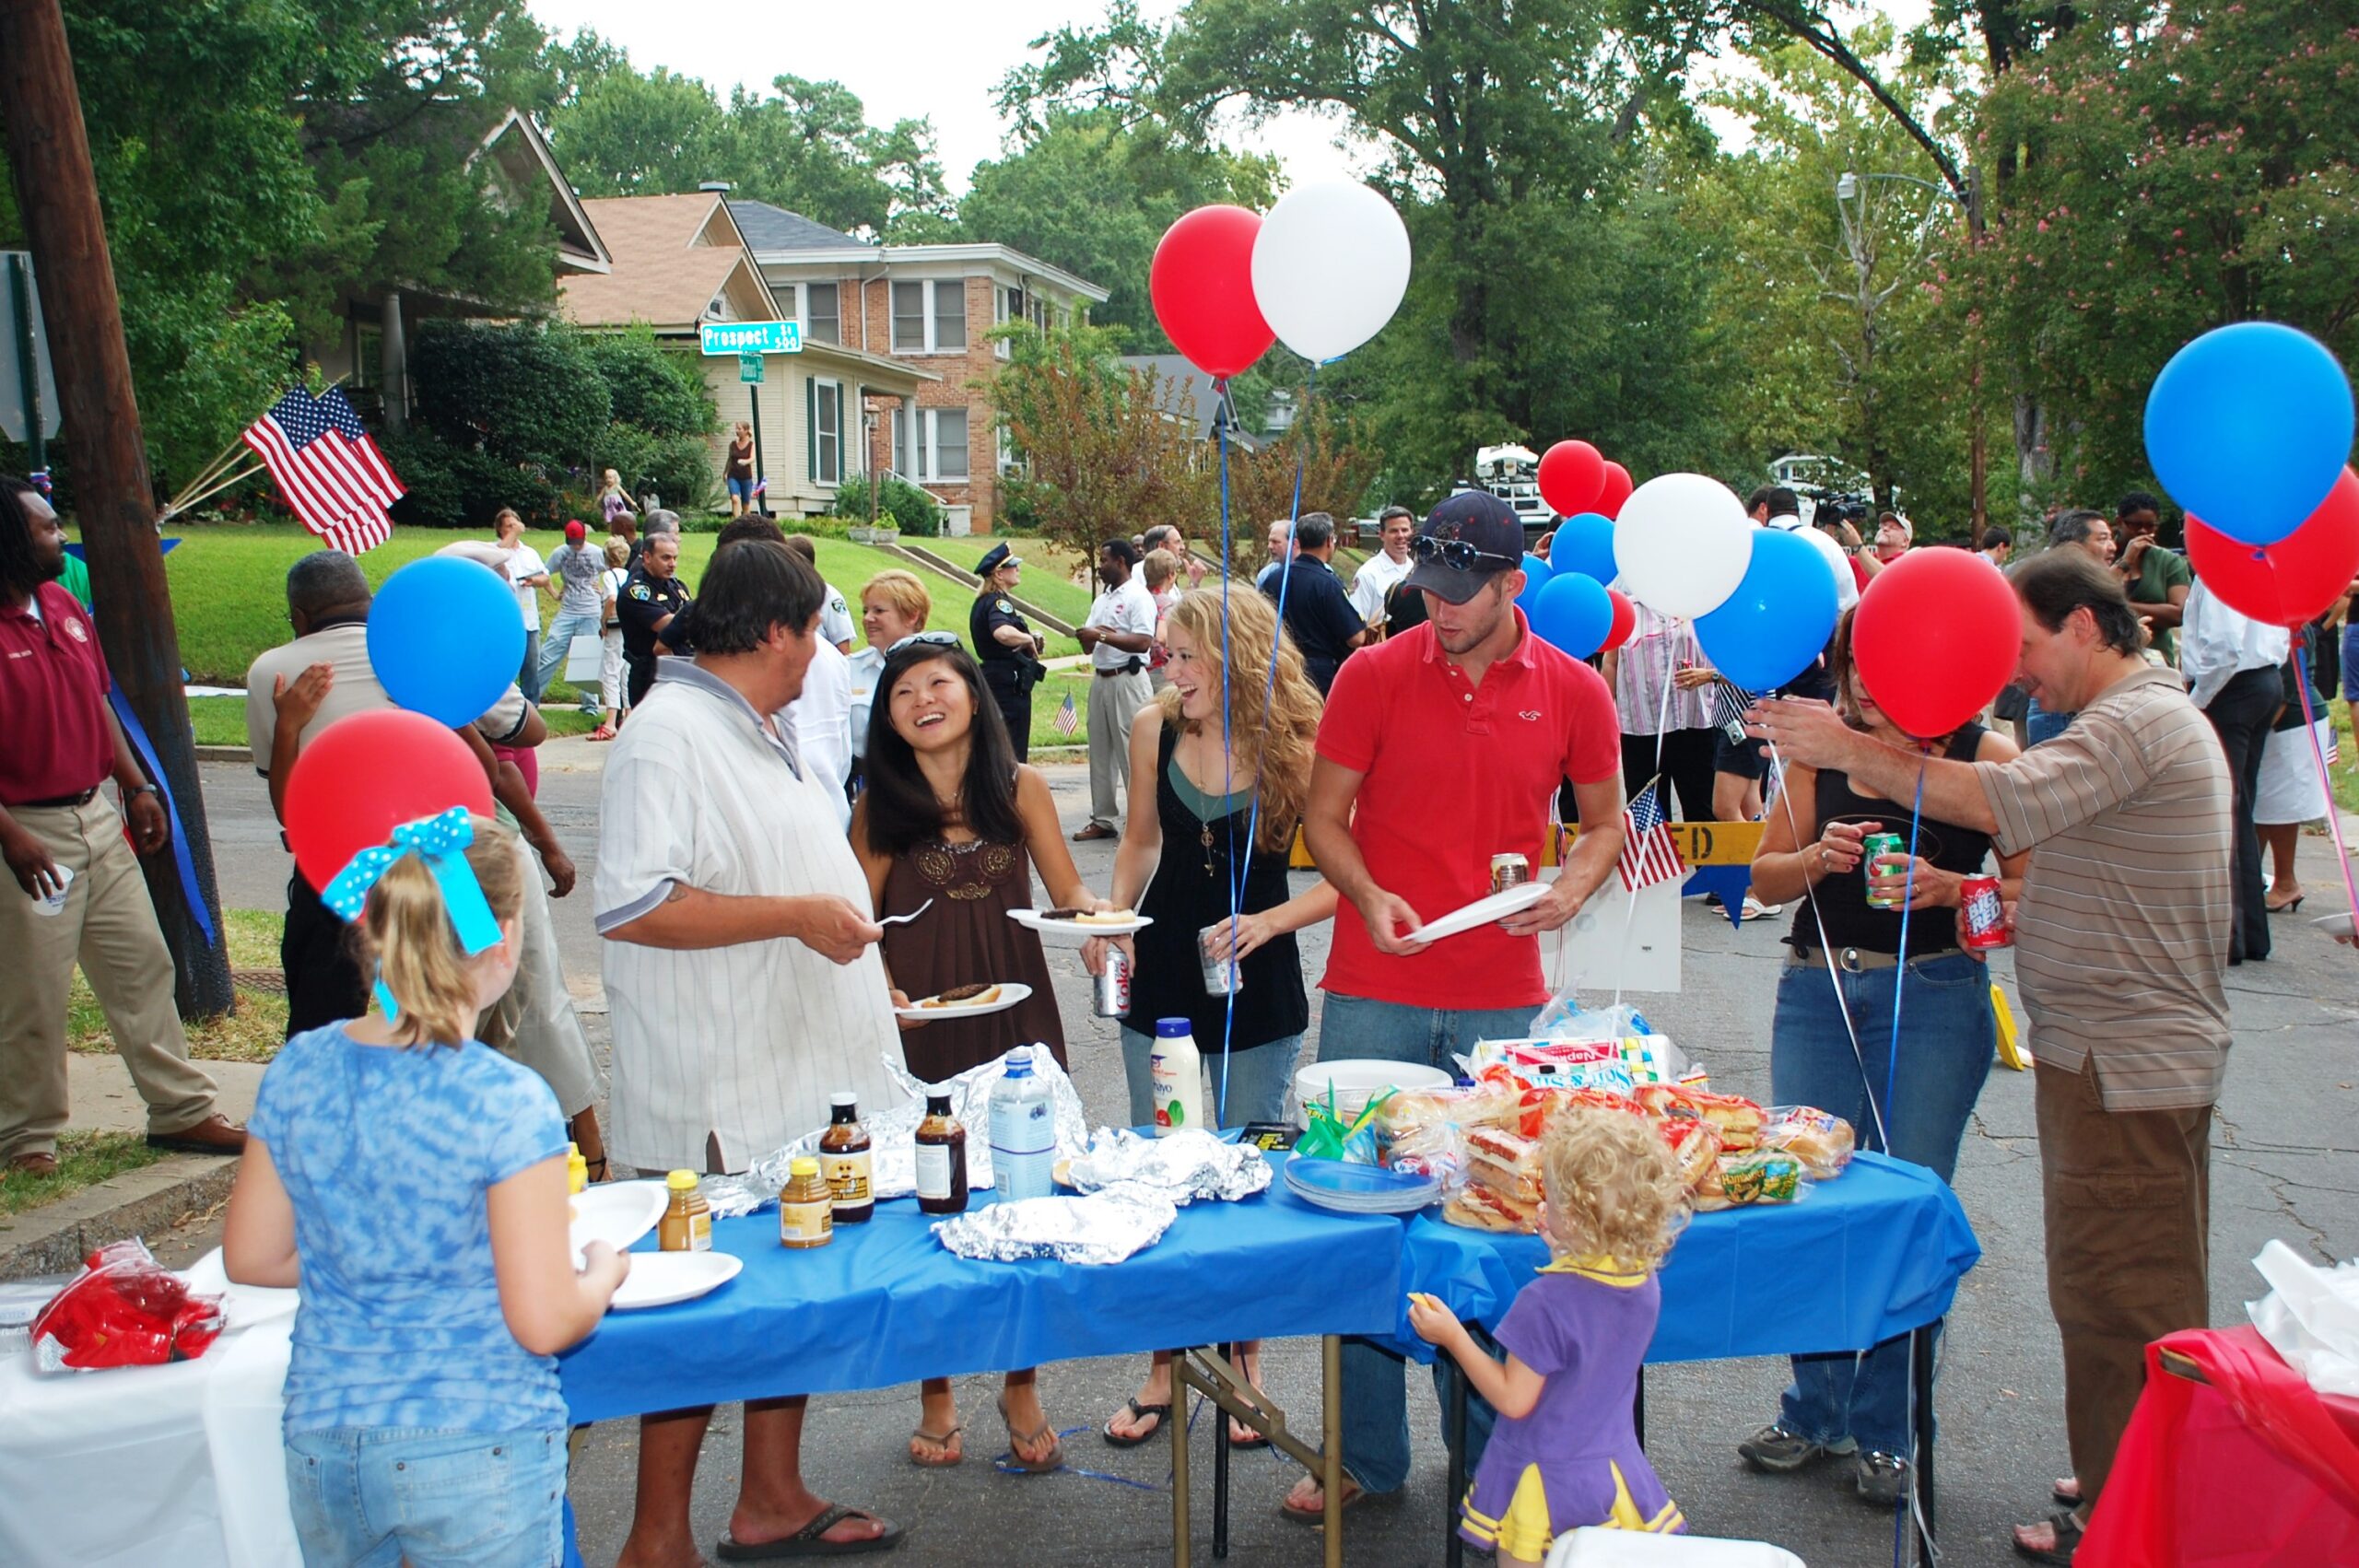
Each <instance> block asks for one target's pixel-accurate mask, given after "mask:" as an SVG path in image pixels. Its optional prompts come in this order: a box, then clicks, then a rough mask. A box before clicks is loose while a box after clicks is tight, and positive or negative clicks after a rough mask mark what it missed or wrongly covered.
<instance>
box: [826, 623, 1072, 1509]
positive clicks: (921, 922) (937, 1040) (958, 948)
mask: <svg viewBox="0 0 2359 1568" xmlns="http://www.w3.org/2000/svg"><path fill="white" fill-rule="evenodd" d="M867 766H868V787H867V789H866V790H863V792H862V794H861V797H860V803H859V804H858V805H857V806H855V807H853V809H852V818H851V845H852V850H853V852H854V853H855V854H857V855H858V856H859V857H860V861H861V865H862V867H863V869H864V870H865V871H866V872H868V889H869V893H870V895H871V896H872V897H873V898H874V901H875V905H876V913H877V914H878V915H880V916H884V915H906V914H910V913H911V912H913V911H915V910H916V909H918V908H919V907H921V906H923V905H924V904H925V903H926V901H927V900H928V899H932V900H933V907H931V908H928V909H926V911H925V913H924V914H922V915H920V916H918V918H917V919H914V920H912V921H910V922H909V923H907V924H905V925H893V926H887V927H886V928H885V941H884V944H883V945H884V951H885V966H886V972H887V973H888V974H889V976H890V977H891V982H892V986H893V1000H894V1001H895V1003H896V1004H897V1005H907V1003H908V1001H909V1000H910V998H912V997H929V996H935V995H938V994H940V993H941V992H943V991H945V990H947V989H951V988H952V987H954V986H968V985H1002V984H1005V983H1007V982H1009V981H1020V982H1022V983H1023V984H1025V985H1027V986H1030V987H1031V988H1032V994H1031V995H1030V996H1029V997H1027V998H1026V999H1025V1000H1024V1001H1022V1002H1021V1003H1019V1004H1018V1005H1016V1006H1015V1007H1013V1008H1010V1009H1008V1010H1006V1011H1004V1012H992V1013H986V1014H984V1015H982V1016H981V1017H978V1018H957V1019H945V1020H943V1021H940V1022H936V1023H929V1024H921V1025H905V1027H907V1029H908V1033H907V1034H906V1035H904V1036H903V1038H902V1048H903V1051H904V1053H905V1054H906V1056H907V1058H908V1060H909V1064H910V1072H912V1073H914V1074H915V1075H916V1076H918V1077H919V1078H921V1079H923V1080H925V1081H926V1082H930V1083H938V1082H943V1081H944V1080H945V1079H949V1078H952V1077H955V1076H957V1074H958V1073H961V1072H964V1071H967V1070H968V1068H970V1067H976V1066H979V1065H980V1064H981V1063H983V1062H987V1061H992V1060H995V1059H998V1058H999V1057H1001V1056H1003V1055H1004V1054H1005V1053H1006V1052H1007V1051H1009V1050H1010V1049H1012V1048H1014V1047H1016V1046H1028V1045H1045V1046H1047V1047H1049V1049H1050V1051H1052V1052H1054V1053H1055V1055H1056V1058H1057V1061H1058V1063H1059V1064H1060V1065H1062V1064H1063V1062H1064V1059H1065V1036H1064V1026H1063V1024H1062V1022H1060V1020H1059V1019H1058V1016H1057V998H1056V989H1055V988H1054V986H1052V985H1051V984H1050V978H1049V962H1048V957H1047V955H1046V954H1043V953H1042V952H1041V950H1040V939H1039V937H1038V936H1036V935H1035V934H1033V932H1032V931H1031V930H1029V929H1028V928H1027V927H1024V926H1020V925H1018V924H1016V923H1015V921H1014V920H1011V919H1008V918H1007V912H1008V911H1009V910H1010V909H1028V908H1030V907H1032V872H1033V869H1034V867H1035V866H1036V865H1037V866H1038V867H1039V872H1040V880H1041V883H1042V884H1043V885H1044V886H1046V888H1047V889H1048V892H1049V897H1050V903H1051V905H1052V906H1053V907H1074V908H1085V909H1097V908H1102V907H1105V906H1104V904H1103V902H1102V901H1101V900H1099V899H1097V898H1096V897H1094V896H1092V895H1091V894H1090V892H1089V890H1088V888H1086V886H1084V885H1083V884H1082V880H1081V873H1080V872H1077V871H1075V870H1074V863H1073V855H1072V853H1071V852H1070V851H1068V850H1067V849H1066V848H1065V840H1064V832H1063V829H1062V827H1060V826H1059V825H1058V823H1057V808H1056V803H1055V802H1053V801H1052V800H1050V796H1049V786H1048V782H1047V780H1045V779H1043V778H1041V777H1040V775H1039V774H1038V773H1036V772H1034V771H1033V770H1032V769H1031V768H1029V767H1024V766H1017V764H1016V761H1015V748H1014V746H1013V745H1012V744H1011V743H1009V741H1008V738H1007V726H1006V724H1005V722H1004V721H1003V720H1001V718H1000V716H999V707H998V705H997V704H996V703H994V702H993V701H992V699H991V696H990V694H989V692H988V691H987V690H986V689H985V688H984V685H983V674H982V671H981V669H980V667H979V666H977V664H976V663H975V661H974V659H973V658H972V657H971V656H969V655H968V652H967V650H966V649H965V648H963V647H961V646H960V645H959V642H958V638H957V636H956V635H955V634H953V633H950V632H919V633H917V634H916V635H915V636H912V637H906V638H902V639H901V640H900V641H899V642H897V643H895V644H894V645H893V646H892V647H891V648H889V649H886V654H885V667H884V669H883V670H881V671H880V672H878V673H877V677H876V696H875V707H874V709H873V716H872V718H871V720H870V722H869V733H868V764H867ZM922 1398H923V1400H924V1408H923V1410H921V1414H920V1419H919V1422H918V1427H917V1430H916V1431H915V1432H913V1433H910V1460H911V1461H912V1462H913V1463H916V1464H920V1465H925V1466H944V1465H955V1464H957V1463H958V1461H959V1460H960V1458H961V1457H964V1451H963V1449H962V1447H961V1445H960V1443H959V1431H960V1428H959V1425H958V1411H957V1402H956V1400H955V1399H954V1398H953V1397H952V1394H951V1389H950V1380H949V1379H948V1378H946V1377H931V1378H928V1379H926V1381H925V1384H924V1386H923V1389H922ZM1000 1414H1001V1417H1002V1419H1003V1420H1004V1421H1005V1422H1006V1423H1007V1432H1008V1441H1009V1445H1010V1446H1011V1448H1012V1449H1013V1450H1014V1458H1015V1463H1016V1464H1017V1465H1019V1466H1021V1467H1022V1468H1023V1469H1027V1470H1032V1471H1039V1472H1045V1471H1048V1470H1053V1469H1056V1468H1057V1467H1058V1466H1059V1465H1061V1464H1062V1463H1063V1453H1062V1449H1061V1448H1060V1447H1059V1445H1058V1443H1057V1439H1056V1434H1055V1431H1054V1429H1053V1428H1052V1427H1050V1424H1049V1419H1048V1417H1047V1416H1046V1415H1044V1414H1042V1413H1041V1410H1040V1400H1039V1392H1038V1390H1037V1388H1036V1387H1035V1379H1034V1375H1033V1373H1032V1371H1031V1369H1029V1368H1027V1369H1025V1370H1023V1371H1020V1372H1011V1373H1009V1374H1008V1375H1007V1389H1006V1392H1005V1393H1004V1394H1003V1395H1002V1396H1001V1398H1000Z"/></svg>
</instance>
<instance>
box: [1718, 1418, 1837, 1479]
mask: <svg viewBox="0 0 2359 1568" xmlns="http://www.w3.org/2000/svg"><path fill="white" fill-rule="evenodd" d="M1736 1451H1737V1452H1738V1453H1739V1454H1740V1455H1742V1456H1743V1458H1744V1462H1745V1463H1746V1464H1748V1465H1751V1466H1752V1467H1753V1468H1754V1469H1756V1470H1759V1471H1761V1472H1762V1473H1763V1474H1764V1475H1773V1476H1782V1475H1791V1474H1792V1473H1793V1472H1794V1471H1796V1470H1799V1469H1802V1467H1804V1466H1805V1465H1813V1464H1816V1463H1817V1462H1818V1461H1819V1460H1821V1459H1824V1458H1827V1457H1830V1456H1833V1455H1837V1454H1838V1453H1839V1454H1848V1453H1850V1452H1851V1451H1852V1448H1851V1441H1850V1439H1848V1438H1845V1439H1844V1440H1843V1442H1842V1443H1841V1445H1837V1446H1835V1447H1829V1446H1827V1445H1825V1444H1820V1443H1813V1442H1812V1441H1811V1440H1810V1439H1809V1438H1807V1437H1804V1436H1803V1435H1802V1433H1799V1432H1794V1431H1790V1430H1789V1429H1788V1428H1786V1427H1784V1426H1781V1425H1779V1424H1778V1422H1770V1423H1769V1424H1768V1425H1767V1426H1765V1427H1763V1428H1762V1429H1761V1430H1760V1431H1758V1432H1756V1433H1754V1434H1753V1435H1752V1436H1750V1437H1748V1438H1746V1439H1745V1440H1744V1441H1743V1442H1742V1443H1740V1444H1738V1445H1736Z"/></svg>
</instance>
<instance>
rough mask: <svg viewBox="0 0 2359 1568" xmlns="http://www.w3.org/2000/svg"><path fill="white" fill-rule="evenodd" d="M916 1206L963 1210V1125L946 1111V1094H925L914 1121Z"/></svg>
mask: <svg viewBox="0 0 2359 1568" xmlns="http://www.w3.org/2000/svg"><path fill="white" fill-rule="evenodd" d="M917 1137H918V1210H919V1211H920V1212H921V1213H926V1214H963V1213H965V1212H966V1211H967V1129H966V1127H965V1126H964V1125H963V1124H961V1123H960V1121H959V1120H958V1118H957V1117H955V1116H953V1115H951V1114H950V1096H949V1095H947V1094H928V1095H926V1097H925V1119H924V1120H923V1121H921V1122H920V1123H918V1135H917Z"/></svg>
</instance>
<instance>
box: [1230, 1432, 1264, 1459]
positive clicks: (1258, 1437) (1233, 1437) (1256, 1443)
mask: <svg viewBox="0 0 2359 1568" xmlns="http://www.w3.org/2000/svg"><path fill="white" fill-rule="evenodd" d="M1228 1445H1229V1447H1230V1448H1232V1449H1234V1450H1235V1451H1237V1452H1238V1453H1244V1452H1246V1451H1248V1450H1249V1449H1254V1448H1267V1447H1268V1446H1269V1445H1270V1440H1269V1439H1268V1438H1267V1437H1265V1436H1263V1435H1262V1433H1258V1432H1255V1431H1253V1430H1252V1429H1250V1427H1249V1428H1248V1429H1247V1430H1246V1434H1245V1435H1244V1436H1243V1437H1239V1436H1238V1435H1237V1433H1234V1432H1232V1433H1229V1434H1228Z"/></svg>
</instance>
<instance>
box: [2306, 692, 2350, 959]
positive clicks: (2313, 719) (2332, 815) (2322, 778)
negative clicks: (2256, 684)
mask: <svg viewBox="0 0 2359 1568" xmlns="http://www.w3.org/2000/svg"><path fill="white" fill-rule="evenodd" d="M2299 673H2300V675H2301V677H2302V678H2301V681H2300V682H2299V685H2300V686H2301V688H2302V728H2303V729H2305V730H2306V731H2308V732H2309V736H2310V755H2312V756H2314V757H2316V758H2317V759H2318V789H2319V790H2320V791H2322V792H2323V793H2324V794H2325V796H2326V826H2327V831H2328V832H2329V833H2330V834H2332V835H2333V836H2334V863H2335V864H2336V865H2338V866H2340V867H2341V868H2342V891H2343V895H2344V896H2346V897H2347V898H2349V899H2350V900H2351V920H2352V924H2353V926H2354V927H2359V884H2354V883H2353V879H2352V875H2351V852H2350V851H2349V850H2347V849H2345V848H2343V847H2342V808H2341V806H2339V805H2337V804H2336V803H2335V799H2334V789H2333V783H2334V778H2333V775H2331V774H2330V773H2328V772H2327V770H2326V748H2325V747H2324V746H2321V745H2320V744H2319V743H2318V718H2317V716H2316V715H2315V714H2314V713H2313V712H2312V711H2311V709H2310V672H2309V669H2308V667H2307V666H2303V667H2302V668H2301V669H2300V671H2299Z"/></svg>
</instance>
